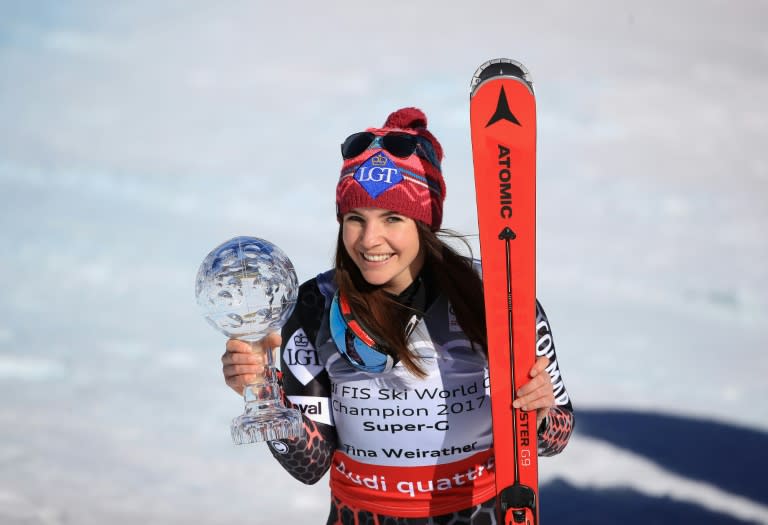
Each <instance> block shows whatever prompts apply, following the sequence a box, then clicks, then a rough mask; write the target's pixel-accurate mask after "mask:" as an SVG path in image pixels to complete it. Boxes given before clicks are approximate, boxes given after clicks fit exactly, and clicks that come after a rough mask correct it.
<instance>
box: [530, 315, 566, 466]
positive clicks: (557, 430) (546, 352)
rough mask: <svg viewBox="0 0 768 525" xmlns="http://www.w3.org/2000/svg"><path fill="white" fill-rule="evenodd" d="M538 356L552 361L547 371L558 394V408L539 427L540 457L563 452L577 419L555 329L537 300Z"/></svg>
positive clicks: (556, 402) (556, 406)
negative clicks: (563, 369)
mask: <svg viewBox="0 0 768 525" xmlns="http://www.w3.org/2000/svg"><path fill="white" fill-rule="evenodd" d="M536 356H537V357H541V356H546V357H547V359H549V366H548V367H547V372H548V373H549V377H550V378H552V389H553V390H554V394H555V406H554V407H552V409H550V411H549V414H548V415H547V417H546V418H545V419H544V421H543V422H542V423H541V427H540V428H539V432H538V435H539V455H540V456H554V455H555V454H559V453H560V452H562V451H563V449H564V448H565V446H566V445H567V444H568V441H569V440H570V438H571V434H572V433H573V426H574V423H575V419H574V417H573V405H571V398H570V396H569V395H568V391H567V390H566V389H565V383H564V382H563V378H562V375H561V374H560V365H559V364H558V362H557V354H556V353H555V340H554V339H553V337H552V328H551V327H550V326H549V320H548V319H547V314H546V313H545V312H544V308H542V306H541V303H539V302H538V301H536Z"/></svg>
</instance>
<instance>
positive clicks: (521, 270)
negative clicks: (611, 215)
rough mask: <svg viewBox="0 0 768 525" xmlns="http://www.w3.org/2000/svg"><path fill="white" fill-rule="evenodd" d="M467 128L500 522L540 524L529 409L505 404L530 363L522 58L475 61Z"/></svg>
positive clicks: (530, 100) (531, 254)
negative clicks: (527, 410) (469, 131)
mask: <svg viewBox="0 0 768 525" xmlns="http://www.w3.org/2000/svg"><path fill="white" fill-rule="evenodd" d="M470 125H471V129H472V155H473V161H474V167H475V192H476V195H477V217H478V227H479V231H480V254H481V258H482V266H483V289H484V293H485V312H486V314H485V315H486V326H487V332H488V360H489V367H490V384H491V410H492V414H493V442H494V450H495V455H496V494H497V502H498V503H497V506H498V514H499V520H500V521H501V523H504V524H513V523H523V524H526V525H538V523H539V516H538V513H539V512H538V492H539V489H538V473H537V459H538V458H537V447H538V443H537V437H536V414H535V412H524V411H522V410H516V409H513V408H512V402H513V401H514V393H515V391H516V390H517V389H519V388H520V387H521V386H523V385H524V384H525V383H526V382H527V381H528V380H529V377H528V372H529V371H530V369H531V367H532V366H533V364H534V362H535V360H536V100H535V97H534V94H533V85H532V83H531V81H530V77H529V74H528V71H527V70H526V69H525V68H524V67H523V65H522V64H520V63H518V62H515V61H513V60H509V59H503V58H502V59H496V60H490V61H488V62H486V63H484V64H483V65H482V66H480V68H479V69H478V70H477V71H476V72H475V75H474V77H473V78H472V84H471V95H470Z"/></svg>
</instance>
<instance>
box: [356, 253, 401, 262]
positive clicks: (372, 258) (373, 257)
mask: <svg viewBox="0 0 768 525" xmlns="http://www.w3.org/2000/svg"><path fill="white" fill-rule="evenodd" d="M360 255H362V256H363V259H365V260H366V261H368V262H384V261H386V260H388V259H389V258H390V257H392V256H393V255H394V254H393V253H361V254H360Z"/></svg>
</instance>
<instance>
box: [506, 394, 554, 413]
mask: <svg viewBox="0 0 768 525" xmlns="http://www.w3.org/2000/svg"><path fill="white" fill-rule="evenodd" d="M554 404H555V395H554V393H553V392H552V390H551V389H547V390H545V389H538V390H535V391H533V392H531V393H530V394H528V395H525V396H521V397H518V398H517V399H515V401H514V402H513V403H512V406H513V407H515V408H521V409H523V410H534V409H539V408H546V407H552V406H554Z"/></svg>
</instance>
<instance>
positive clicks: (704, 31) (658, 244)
mask: <svg viewBox="0 0 768 525" xmlns="http://www.w3.org/2000/svg"><path fill="white" fill-rule="evenodd" d="M473 6H474V7H472V8H471V9H470V8H469V7H468V4H466V3H461V4H459V3H458V2H457V3H450V4H449V3H448V2H438V1H433V0H429V1H420V2H406V1H402V0H391V1H389V2H387V3H380V4H379V5H378V6H375V7H371V6H369V5H367V4H364V3H353V2H342V1H337V0H331V1H325V2H322V3H320V2H309V1H306V2H284V3H283V4H282V5H277V3H276V2H269V3H266V2H245V1H243V2H222V3H215V4H214V3H210V2H202V1H184V2H182V1H166V2H161V3H158V2H150V1H148V0H140V1H135V2H131V3H130V4H128V3H120V4H117V3H112V4H107V3H103V2H97V1H75V2H67V3H62V2H53V1H48V2H45V1H39V2H23V3H22V2H12V1H9V0H0V236H1V237H0V238H1V239H2V243H3V245H5V246H6V248H4V249H3V253H2V255H0V523H3V524H84V525H88V524H101V523H111V524H113V525H119V524H134V523H153V524H174V523H195V524H219V523H228V522H231V521H233V520H247V521H249V522H251V523H265V524H271V523H281V522H282V523H299V522H302V523H324V520H325V515H326V512H327V506H328V489H327V483H326V482H325V480H324V481H321V482H320V483H319V484H318V485H316V486H313V487H305V486H303V485H300V484H299V483H298V482H295V481H294V480H293V479H292V478H291V477H290V476H289V475H288V474H286V473H284V472H283V471H282V469H281V468H280V467H279V466H278V465H277V463H276V462H274V461H273V460H272V459H271V455H270V454H269V453H268V452H267V451H266V449H265V447H263V446H246V447H236V446H234V445H232V444H231V443H230V441H229V431H228V425H229V421H230V419H231V418H232V417H233V416H235V415H237V414H239V413H240V412H241V411H242V400H241V399H240V398H239V397H238V396H236V395H235V394H233V393H232V392H231V391H230V390H229V389H228V388H227V387H226V386H225V385H224V383H223V380H222V377H221V371H220V362H219V357H220V355H221V353H222V352H223V348H224V339H223V336H221V335H219V334H217V333H216V332H214V331H213V330H211V329H210V327H209V326H208V325H207V324H206V323H205V322H204V321H203V320H202V318H201V316H200V314H199V313H198V312H197V310H196V305H195V302H194V297H193V281H194V276H195V273H196V271H197V267H198V265H199V263H200V262H201V261H202V259H203V257H204V256H205V254H206V253H208V251H209V250H210V249H212V248H213V247H214V246H216V245H217V244H219V243H220V242H222V241H224V240H226V239H228V238H230V237H233V236H235V235H244V234H245V235H248V234H250V235H257V236H260V237H264V238H267V239H270V240H272V241H273V242H275V243H277V244H278V245H279V246H280V247H281V248H282V249H283V250H285V251H286V252H287V253H288V254H289V255H290V256H291V258H292V259H293V262H294V264H295V266H296V268H297V273H298V274H299V278H300V279H301V280H304V279H307V278H310V277H312V276H313V275H315V274H316V273H318V272H319V271H322V270H324V269H326V268H327V267H329V265H330V261H331V255H332V250H333V243H334V239H335V231H336V222H335V218H334V200H333V199H334V185H335V181H336V178H337V174H338V169H339V167H340V159H339V158H338V143H339V142H340V141H341V140H342V139H343V138H344V137H346V136H347V135H348V134H349V133H351V132H354V131H357V130H360V129H363V128H365V127H368V126H371V125H379V124H381V123H382V122H383V120H384V119H385V117H386V116H387V114H388V113H389V112H390V111H392V110H394V109H396V108H398V107H402V106H408V105H416V106H419V107H421V108H423V109H424V110H425V111H426V113H427V115H428V117H429V119H430V128H431V129H432V130H433V132H434V133H435V134H436V135H437V136H438V137H439V139H440V140H441V142H442V144H443V146H444V148H445V150H446V153H447V156H446V160H445V162H444V165H443V167H444V174H445V177H446V181H447V185H448V198H447V201H446V207H445V220H444V224H445V225H446V226H447V227H451V228H453V229H456V230H459V231H461V232H464V233H468V234H471V233H475V232H476V217H475V214H474V191H473V183H472V177H471V148H470V143H469V130H468V104H467V102H468V86H469V80H470V77H471V75H472V73H473V72H474V71H475V69H476V67H477V66H478V65H480V64H481V63H482V62H484V61H485V60H487V59H489V58H495V57H498V56H508V57H510V58H515V59H518V60H521V61H522V62H523V63H524V64H525V65H526V66H527V67H528V68H529V69H530V71H531V73H532V77H533V79H534V82H535V85H536V92H537V101H538V115H539V138H538V145H539V146H538V147H539V166H538V167H539V171H538V174H539V179H538V185H539V200H538V217H539V224H538V226H539V228H538V262H539V265H538V268H539V273H538V290H539V293H538V295H539V298H540V299H541V300H542V302H543V304H544V305H545V308H546V309H547V313H548V314H549V317H550V321H551V322H552V325H553V330H554V333H555V341H556V344H557V348H558V356H559V359H560V363H561V368H562V370H563V373H564V376H565V380H566V385H567V387H568V389H569V392H570V394H571V397H572V399H573V402H574V404H575V407H576V409H577V425H578V428H577V433H576V435H575V436H574V438H573V439H572V442H571V444H570V445H569V448H568V449H566V451H565V452H564V453H563V454H562V455H560V456H557V457H555V458H551V459H543V460H542V461H541V463H540V470H541V477H542V509H543V510H542V519H543V520H544V522H545V523H560V524H562V525H567V524H582V523H583V524H602V523H605V524H614V523H619V522H622V523H624V524H627V525H632V524H640V523H643V524H647V523H676V524H680V523H697V524H698V523H768V496H766V493H768V491H766V489H768V482H766V479H765V472H766V469H768V454H767V453H766V452H765V451H766V449H767V447H768V382H767V381H766V378H765V376H766V372H768V355H767V354H766V352H765V347H766V343H767V342H768V324H767V323H766V313H767V312H768V271H766V263H765V261H766V259H768V235H767V234H766V227H768V207H766V204H765V203H766V197H768V191H767V190H768V153H767V152H766V143H767V141H766V138H768V112H767V111H766V110H768V31H767V29H768V4H766V3H765V2H763V1H758V0H739V1H729V2H727V1H725V0H723V1H713V0H705V1H696V2H694V1H692V0H681V1H678V2H661V1H659V0H654V1H644V2H641V1H630V0H625V1H617V2H610V3H609V2H598V1H596V0H589V1H582V2H578V3H577V2H567V1H564V0H562V1H553V2H547V3H544V2H542V3H540V4H538V5H537V6H533V5H532V4H531V5H528V4H524V3H522V2H517V3H513V2H509V1H506V2H501V1H480V0H478V1H477V2H474V3H473ZM587 512H589V514H587Z"/></svg>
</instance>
